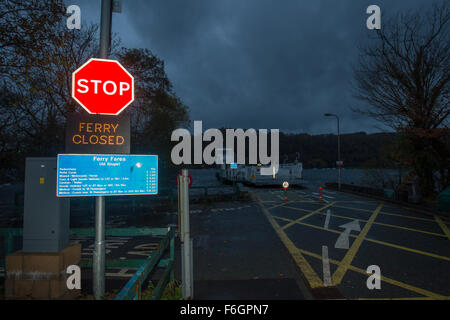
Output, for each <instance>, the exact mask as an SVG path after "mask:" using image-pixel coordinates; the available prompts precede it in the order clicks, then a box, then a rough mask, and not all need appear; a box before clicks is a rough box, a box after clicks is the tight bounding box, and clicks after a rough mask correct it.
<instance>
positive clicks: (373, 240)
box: [273, 216, 450, 261]
mask: <svg viewBox="0 0 450 320" xmlns="http://www.w3.org/2000/svg"><path fill="white" fill-rule="evenodd" d="M273 217H274V218H277V219H279V220H284V221H288V222H293V221H294V220H291V219H287V218H283V217H278V216H273ZM296 223H297V224H299V225H303V226H306V227H311V228H315V229H319V230H323V231H328V232H333V233H337V234H341V233H342V231H339V230H334V229H329V228H328V229H325V228H322V227H319V226H316V225H314V224H309V223H305V222H296ZM350 237H352V238H357V236H355V235H353V234H350ZM364 240H365V241H369V242H373V243H377V244H381V245H383V246H386V247H392V248H396V249H400V250H404V251H409V252H414V253H417V254H421V255H424V256H429V257H432V258H436V259H441V260H445V261H450V258H449V257H446V256H441V255H438V254H434V253H430V252H426V251H420V250H416V249H411V248H408V247H404V246H400V245H397V244H393V243H389V242H384V241H379V240H375V239H370V238H365V239H364Z"/></svg>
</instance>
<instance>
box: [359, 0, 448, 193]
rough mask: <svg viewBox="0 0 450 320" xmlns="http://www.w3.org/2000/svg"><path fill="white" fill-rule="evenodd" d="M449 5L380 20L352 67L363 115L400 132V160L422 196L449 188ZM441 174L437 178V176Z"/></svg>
mask: <svg viewBox="0 0 450 320" xmlns="http://www.w3.org/2000/svg"><path fill="white" fill-rule="evenodd" d="M449 58H450V10H449V6H448V1H443V2H442V4H441V5H435V6H434V7H433V9H432V10H431V11H427V12H416V13H408V14H402V15H399V16H397V17H395V18H394V19H391V20H389V21H386V18H384V20H383V25H382V28H381V29H380V30H377V31H376V39H374V40H373V41H371V42H370V44H369V45H368V46H366V47H364V48H363V49H362V52H361V55H360V59H359V62H358V64H357V66H356V67H355V69H354V75H355V89H356V96H357V98H359V99H361V100H362V101H364V102H366V103H367V104H368V105H369V106H370V107H369V108H366V109H357V110H355V111H358V112H362V113H365V114H367V115H369V116H371V117H373V118H374V119H377V120H379V121H381V122H382V123H384V124H385V125H388V126H390V127H392V128H393V129H395V130H396V131H397V132H399V133H400V134H401V143H399V144H398V148H399V149H398V152H399V155H398V156H399V157H398V158H399V159H400V160H401V161H402V163H403V165H404V166H406V167H409V168H412V169H413V173H414V175H415V176H416V179H417V180H418V182H419V184H420V186H421V190H422V193H424V194H425V195H431V194H433V192H434V190H435V182H439V185H440V187H441V188H445V187H446V186H448V185H449V184H450V172H449V167H450V165H449V159H450V143H449V141H450V140H449V132H450V131H449V117H448V116H449V113H450V106H449V81H450V64H449ZM436 172H439V174H438V175H436V174H435V173H436Z"/></svg>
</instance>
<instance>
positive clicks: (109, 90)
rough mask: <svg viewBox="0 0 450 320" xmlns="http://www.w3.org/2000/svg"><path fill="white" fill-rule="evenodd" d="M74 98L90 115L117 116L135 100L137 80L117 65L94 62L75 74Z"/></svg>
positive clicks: (112, 62)
mask: <svg viewBox="0 0 450 320" xmlns="http://www.w3.org/2000/svg"><path fill="white" fill-rule="evenodd" d="M72 98H74V99H75V100H76V101H77V102H78V103H79V104H80V105H81V106H82V107H83V108H84V109H85V110H86V111H87V112H89V113H95V114H110V115H118V114H119V113H120V112H122V111H123V110H124V109H125V108H126V107H127V106H128V105H129V104H130V103H132V102H133V100H134V78H133V76H132V75H131V74H129V73H128V71H127V70H125V68H124V67H123V66H122V65H121V64H120V63H119V62H118V61H115V60H106V59H96V58H92V59H90V60H89V61H88V62H86V63H85V64H83V65H82V66H81V67H79V68H78V69H77V70H76V71H75V72H74V73H73V74H72Z"/></svg>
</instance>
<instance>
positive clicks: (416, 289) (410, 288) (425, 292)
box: [298, 249, 450, 300]
mask: <svg viewBox="0 0 450 320" xmlns="http://www.w3.org/2000/svg"><path fill="white" fill-rule="evenodd" d="M298 250H299V251H300V252H301V253H303V254H305V255H308V256H311V257H313V258H316V259H319V260H322V256H321V255H318V254H316V253H314V252H309V251H307V250H303V249H298ZM329 261H330V263H333V264H335V265H338V268H339V267H340V266H341V265H342V262H340V261H337V260H334V259H330V258H329ZM348 269H349V270H352V271H355V272H358V273H361V274H363V275H365V276H369V274H368V273H367V271H366V270H363V269H360V268H357V267H355V266H352V265H349V266H348ZM381 281H384V282H387V283H389V284H392V285H395V286H397V287H400V288H403V289H406V290H408V291H413V292H415V293H418V294H421V295H424V296H426V297H429V298H431V299H434V300H438V299H439V300H442V299H450V297H446V296H443V295H440V294H437V293H434V292H431V291H428V290H425V289H422V288H419V287H415V286H412V285H409V284H406V283H403V282H400V281H397V280H394V279H391V278H388V277H385V276H383V275H381Z"/></svg>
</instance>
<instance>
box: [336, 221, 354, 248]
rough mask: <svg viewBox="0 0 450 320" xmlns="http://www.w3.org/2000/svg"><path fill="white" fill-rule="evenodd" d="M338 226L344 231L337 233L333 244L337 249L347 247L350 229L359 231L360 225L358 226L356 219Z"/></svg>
mask: <svg viewBox="0 0 450 320" xmlns="http://www.w3.org/2000/svg"><path fill="white" fill-rule="evenodd" d="M339 228H344V229H345V230H344V232H342V233H341V234H340V235H339V238H338V239H337V241H336V244H335V245H334V247H335V248H338V249H348V247H349V237H350V233H351V232H352V230H355V231H361V227H360V226H359V221H358V220H353V221H351V222H349V223H346V224H343V225H342V226H339Z"/></svg>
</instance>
